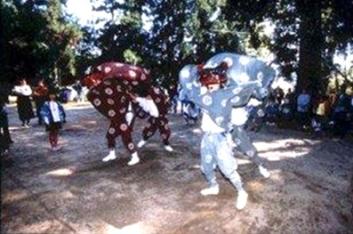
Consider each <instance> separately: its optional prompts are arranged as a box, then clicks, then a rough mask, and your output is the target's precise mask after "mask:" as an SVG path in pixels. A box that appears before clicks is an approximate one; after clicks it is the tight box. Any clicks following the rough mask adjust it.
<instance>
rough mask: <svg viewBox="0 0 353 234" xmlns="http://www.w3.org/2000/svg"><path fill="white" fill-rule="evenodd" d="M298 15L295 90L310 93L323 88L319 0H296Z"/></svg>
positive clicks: (315, 92)
mask: <svg viewBox="0 0 353 234" xmlns="http://www.w3.org/2000/svg"><path fill="white" fill-rule="evenodd" d="M297 8H298V12H299V15H300V26H299V27H300V28H299V40H300V42H299V43H300V44H299V66H298V73H297V74H298V82H297V89H296V90H297V92H298V91H299V92H300V90H302V89H307V90H309V91H310V92H312V94H314V95H315V94H317V93H318V92H319V90H323V88H324V87H322V86H324V85H323V84H322V83H321V78H322V77H321V76H322V72H321V71H322V70H321V66H322V63H321V62H322V57H321V53H322V46H323V36H322V31H321V1H313V0H297Z"/></svg>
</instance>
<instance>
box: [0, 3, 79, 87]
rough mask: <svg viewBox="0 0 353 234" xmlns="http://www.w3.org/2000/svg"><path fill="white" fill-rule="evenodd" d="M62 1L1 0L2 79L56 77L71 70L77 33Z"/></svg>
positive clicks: (72, 71) (57, 79)
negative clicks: (2, 0) (63, 9)
mask: <svg viewBox="0 0 353 234" xmlns="http://www.w3.org/2000/svg"><path fill="white" fill-rule="evenodd" d="M64 3H65V1H60V0H41V1H39V0H38V1H20V0H14V1H10V0H5V1H4V2H3V4H2V5H1V13H2V16H3V17H2V18H1V22H2V25H3V27H2V30H3V35H4V38H3V40H2V41H1V46H2V48H3V57H2V61H1V62H2V69H1V74H0V75H1V76H2V78H3V79H2V80H7V81H14V80H15V79H16V78H18V77H26V78H28V79H29V80H34V79H36V78H39V77H44V78H48V80H49V81H50V82H54V83H56V82H58V81H59V77H60V78H68V77H72V76H74V74H75V56H76V55H75V51H76V49H75V46H76V43H77V41H78V40H79V38H80V36H81V33H80V30H79V28H78V26H77V25H74V24H73V23H71V22H69V21H68V20H67V17H66V16H65V14H64V12H63V11H62V5H63V4H64Z"/></svg>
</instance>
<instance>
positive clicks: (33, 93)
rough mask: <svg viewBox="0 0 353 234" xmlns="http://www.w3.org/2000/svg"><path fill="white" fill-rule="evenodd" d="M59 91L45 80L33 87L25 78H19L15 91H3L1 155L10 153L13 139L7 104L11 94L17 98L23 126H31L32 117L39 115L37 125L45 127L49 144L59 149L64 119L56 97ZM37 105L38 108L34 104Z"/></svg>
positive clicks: (1, 92) (0, 125) (0, 101)
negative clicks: (59, 133)
mask: <svg viewBox="0 0 353 234" xmlns="http://www.w3.org/2000/svg"><path fill="white" fill-rule="evenodd" d="M57 94H58V93H57V90H56V89H55V88H54V87H48V86H47V85H46V84H45V82H44V81H43V80H39V81H38V83H37V85H36V86H34V87H33V88H32V87H31V86H30V85H28V84H27V81H26V79H20V80H19V82H18V84H17V85H15V86H14V88H13V89H12V90H9V89H8V88H2V89H1V90H0V154H7V153H8V150H9V147H10V145H11V144H12V143H13V140H12V138H11V135H10V131H9V120H8V113H7V110H6V104H7V103H9V99H8V97H9V95H14V96H16V97H17V99H16V104H17V112H18V117H19V120H20V121H21V123H22V127H24V128H29V127H30V122H31V119H33V118H35V117H37V118H38V125H43V124H44V126H45V129H46V131H48V132H49V143H50V145H51V147H52V150H58V149H59V147H58V132H59V129H60V128H61V126H62V123H64V122H65V111H64V108H63V107H62V105H61V104H60V103H59V102H58V101H57V100H56V97H57ZM32 102H34V104H35V108H34V107H33V105H32ZM33 109H35V111H33Z"/></svg>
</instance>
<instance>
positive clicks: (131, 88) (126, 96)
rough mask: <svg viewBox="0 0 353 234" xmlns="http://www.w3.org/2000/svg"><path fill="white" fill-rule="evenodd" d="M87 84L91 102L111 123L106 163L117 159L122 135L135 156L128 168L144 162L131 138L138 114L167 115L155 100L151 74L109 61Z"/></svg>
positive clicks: (98, 67)
mask: <svg viewBox="0 0 353 234" xmlns="http://www.w3.org/2000/svg"><path fill="white" fill-rule="evenodd" d="M83 84H84V85H86V86H87V87H88V88H90V91H89V93H88V95H87V97H88V100H89V101H90V102H91V103H92V104H93V105H94V107H95V108H96V109H97V110H98V111H99V112H100V113H101V114H103V115H104V116H106V117H107V118H109V119H110V121H111V123H110V126H109V128H108V131H107V134H106V138H107V143H108V148H109V149H110V152H109V154H108V155H107V156H106V157H104V158H103V161H104V162H106V161H110V160H114V159H116V153H115V139H116V138H117V137H118V136H121V137H122V141H123V143H124V145H125V147H126V149H127V150H128V151H129V153H130V154H131V160H130V161H129V162H128V165H134V164H137V163H138V162H139V161H140V159H139V156H138V153H137V151H136V147H135V145H134V143H133V142H132V137H131V132H132V130H133V122H134V119H135V116H136V113H138V112H139V111H138V110H139V109H141V108H142V109H143V110H144V111H145V112H146V113H147V114H149V116H150V119H159V118H160V113H164V110H163V108H162V107H163V106H161V105H158V102H159V99H158V98H156V99H153V97H154V93H153V92H152V90H154V89H152V88H151V82H150V79H149V71H148V70H146V69H143V68H140V67H138V66H133V65H128V64H123V63H116V62H108V63H103V64H101V65H99V66H97V67H96V68H95V69H94V70H93V72H92V73H91V74H89V75H87V76H86V77H85V78H84V80H83ZM156 104H157V105H156ZM159 110H161V111H159ZM169 135H170V133H169ZM169 135H168V137H166V140H168V138H169ZM162 137H163V136H162ZM166 145H168V146H169V144H166Z"/></svg>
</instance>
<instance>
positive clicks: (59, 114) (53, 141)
mask: <svg viewBox="0 0 353 234" xmlns="http://www.w3.org/2000/svg"><path fill="white" fill-rule="evenodd" d="M40 114H41V116H42V120H43V121H44V123H45V128H46V131H48V132H49V143H50V146H51V148H52V150H53V151H57V150H59V149H60V148H59V147H58V137H59V129H61V128H62V124H63V123H65V117H66V116H65V111H64V108H63V106H62V105H61V104H60V103H59V102H58V101H57V100H56V92H55V91H54V90H50V91H49V93H48V101H46V102H45V103H44V105H43V106H42V108H41V111H40Z"/></svg>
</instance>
